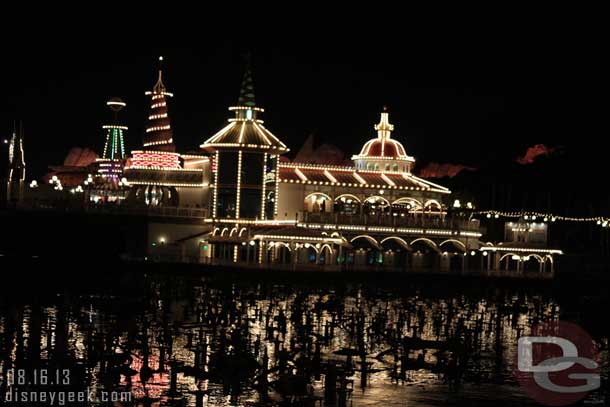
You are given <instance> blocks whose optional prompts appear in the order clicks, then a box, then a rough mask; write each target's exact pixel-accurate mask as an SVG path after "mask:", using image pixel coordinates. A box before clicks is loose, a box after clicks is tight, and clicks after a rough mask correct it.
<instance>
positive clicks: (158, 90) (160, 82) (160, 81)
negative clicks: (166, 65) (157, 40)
mask: <svg viewBox="0 0 610 407" xmlns="http://www.w3.org/2000/svg"><path fill="white" fill-rule="evenodd" d="M153 91H154V92H155V93H164V92H165V85H164V84H163V56H159V78H158V79H157V83H156V84H155V87H154V88H153Z"/></svg>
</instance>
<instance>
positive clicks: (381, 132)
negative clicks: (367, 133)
mask: <svg viewBox="0 0 610 407" xmlns="http://www.w3.org/2000/svg"><path fill="white" fill-rule="evenodd" d="M375 130H377V135H378V137H379V138H380V139H389V138H390V135H391V134H392V130H394V125H393V124H391V123H390V120H389V114H388V109H387V107H386V106H384V107H383V112H381V120H380V121H379V123H378V124H376V125H375Z"/></svg>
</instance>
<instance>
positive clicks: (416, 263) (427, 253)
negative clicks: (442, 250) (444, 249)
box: [409, 237, 439, 270]
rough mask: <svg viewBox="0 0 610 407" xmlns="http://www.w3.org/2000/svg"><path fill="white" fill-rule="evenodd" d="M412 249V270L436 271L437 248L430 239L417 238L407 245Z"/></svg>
mask: <svg viewBox="0 0 610 407" xmlns="http://www.w3.org/2000/svg"><path fill="white" fill-rule="evenodd" d="M409 245H410V246H411V247H412V248H413V253H412V256H413V258H412V268H413V269H416V270H417V269H420V270H431V269H436V266H437V262H438V255H439V253H438V247H437V246H436V243H434V242H433V241H432V240H430V239H426V238H423V237H422V238H419V239H415V240H413V241H412V242H410V243H409Z"/></svg>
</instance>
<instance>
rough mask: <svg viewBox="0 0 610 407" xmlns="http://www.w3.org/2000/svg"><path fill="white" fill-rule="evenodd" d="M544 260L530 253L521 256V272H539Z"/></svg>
mask: <svg viewBox="0 0 610 407" xmlns="http://www.w3.org/2000/svg"><path fill="white" fill-rule="evenodd" d="M543 263H544V260H543V259H542V257H540V256H538V255H537V254H530V255H528V256H524V257H523V272H524V273H539V272H540V271H541V270H542V267H541V265H543Z"/></svg>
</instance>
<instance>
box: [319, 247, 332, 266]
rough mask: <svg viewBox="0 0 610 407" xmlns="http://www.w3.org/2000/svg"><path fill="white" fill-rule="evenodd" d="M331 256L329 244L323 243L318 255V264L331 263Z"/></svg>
mask: <svg viewBox="0 0 610 407" xmlns="http://www.w3.org/2000/svg"><path fill="white" fill-rule="evenodd" d="M332 258H333V249H332V247H330V245H328V244H325V245H324V246H322V248H321V249H320V256H319V260H318V264H322V265H324V264H331V263H332Z"/></svg>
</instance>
